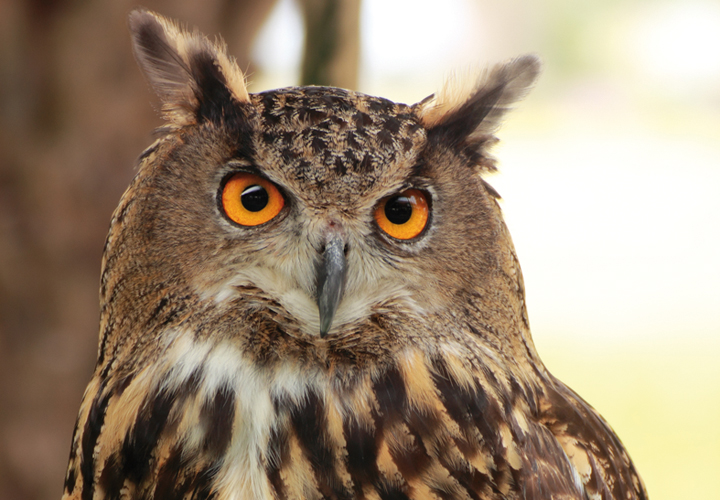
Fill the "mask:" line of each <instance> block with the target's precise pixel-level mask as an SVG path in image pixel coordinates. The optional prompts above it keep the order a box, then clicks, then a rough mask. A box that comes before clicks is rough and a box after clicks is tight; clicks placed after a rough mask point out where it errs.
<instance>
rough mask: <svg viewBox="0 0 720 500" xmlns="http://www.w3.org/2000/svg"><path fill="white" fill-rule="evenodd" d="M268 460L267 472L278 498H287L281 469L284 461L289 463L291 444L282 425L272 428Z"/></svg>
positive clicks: (281, 499)
mask: <svg viewBox="0 0 720 500" xmlns="http://www.w3.org/2000/svg"><path fill="white" fill-rule="evenodd" d="M267 455H268V461H267V465H266V466H265V473H266V474H267V477H268V481H270V484H271V485H272V487H273V489H274V490H275V495H276V496H277V498H278V500H285V499H286V498H287V494H286V493H285V485H284V484H283V480H282V477H281V476H280V470H281V468H282V466H283V464H284V463H287V462H288V460H289V455H290V446H289V439H288V434H287V431H286V430H285V429H283V428H280V427H277V426H276V427H273V428H272V429H271V430H270V438H269V440H268V453H267Z"/></svg>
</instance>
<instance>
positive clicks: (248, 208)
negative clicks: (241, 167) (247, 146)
mask: <svg viewBox="0 0 720 500" xmlns="http://www.w3.org/2000/svg"><path fill="white" fill-rule="evenodd" d="M283 206H285V198H283V195H282V194H281V193H280V191H279V190H278V188H277V187H276V186H275V185H274V184H273V183H272V182H270V181H268V180H267V179H263V178H262V177H260V176H258V175H255V174H251V173H248V172H240V173H238V174H235V175H233V176H232V177H231V178H230V179H229V180H228V181H227V182H226V183H225V186H224V187H223V192H222V208H223V211H224V212H225V215H227V216H228V217H229V218H230V220H232V221H233V222H236V223H238V224H240V225H241V226H259V225H260V224H265V223H266V222H268V221H270V220H272V219H273V218H274V217H275V216H277V214H279V213H280V210H282V208H283Z"/></svg>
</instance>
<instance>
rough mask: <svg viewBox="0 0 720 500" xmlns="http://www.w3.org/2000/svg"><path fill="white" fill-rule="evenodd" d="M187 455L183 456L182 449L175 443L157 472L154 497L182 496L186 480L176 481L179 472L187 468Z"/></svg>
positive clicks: (169, 497)
mask: <svg viewBox="0 0 720 500" xmlns="http://www.w3.org/2000/svg"><path fill="white" fill-rule="evenodd" d="M188 462H189V457H188V456H185V458H183V449H182V447H180V446H179V445H176V446H175V447H174V448H173V449H172V451H170V456H169V457H168V458H167V460H166V461H165V463H164V464H163V465H162V467H161V468H160V471H159V472H158V476H157V481H156V483H157V484H156V486H155V498H158V499H163V500H173V499H180V498H182V497H183V494H184V492H185V487H186V486H187V481H185V482H180V483H179V482H178V481H179V479H180V475H181V474H180V473H181V471H183V470H184V469H186V468H187V466H188Z"/></svg>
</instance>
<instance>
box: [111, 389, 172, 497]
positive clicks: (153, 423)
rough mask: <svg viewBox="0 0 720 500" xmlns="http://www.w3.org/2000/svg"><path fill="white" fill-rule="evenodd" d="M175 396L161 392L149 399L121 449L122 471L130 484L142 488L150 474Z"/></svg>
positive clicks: (164, 391) (165, 391)
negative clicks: (131, 482) (142, 482)
mask: <svg viewBox="0 0 720 500" xmlns="http://www.w3.org/2000/svg"><path fill="white" fill-rule="evenodd" d="M174 402H175V395H174V394H172V393H170V392H168V391H167V390H162V391H160V392H155V393H152V394H151V395H150V397H148V399H147V400H146V401H145V405H144V407H143V409H142V410H140V413H139V414H138V416H137V419H136V420H135V425H134V426H133V428H132V430H131V431H130V432H129V433H128V434H127V435H126V436H125V440H124V441H123V445H122V457H123V460H122V470H123V474H124V475H126V476H127V478H128V479H129V480H130V481H133V482H134V483H135V484H139V483H140V481H142V480H143V479H144V478H145V477H147V475H148V474H149V473H150V466H151V461H152V454H153V450H154V449H155V447H156V445H157V442H158V439H159V438H160V433H161V432H162V430H163V428H164V427H165V424H166V423H167V418H168V415H169V414H170V410H171V409H172V406H173V404H174Z"/></svg>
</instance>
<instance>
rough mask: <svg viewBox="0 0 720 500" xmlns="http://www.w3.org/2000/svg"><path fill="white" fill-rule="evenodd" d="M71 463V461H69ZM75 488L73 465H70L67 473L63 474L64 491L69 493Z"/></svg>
mask: <svg viewBox="0 0 720 500" xmlns="http://www.w3.org/2000/svg"><path fill="white" fill-rule="evenodd" d="M73 449H74V447H73ZM70 463H71V464H72V461H70ZM74 489H75V466H74V465H71V466H70V467H69V468H68V471H67V475H66V476H65V493H66V494H68V495H69V494H70V493H72V491H73V490H74Z"/></svg>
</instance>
